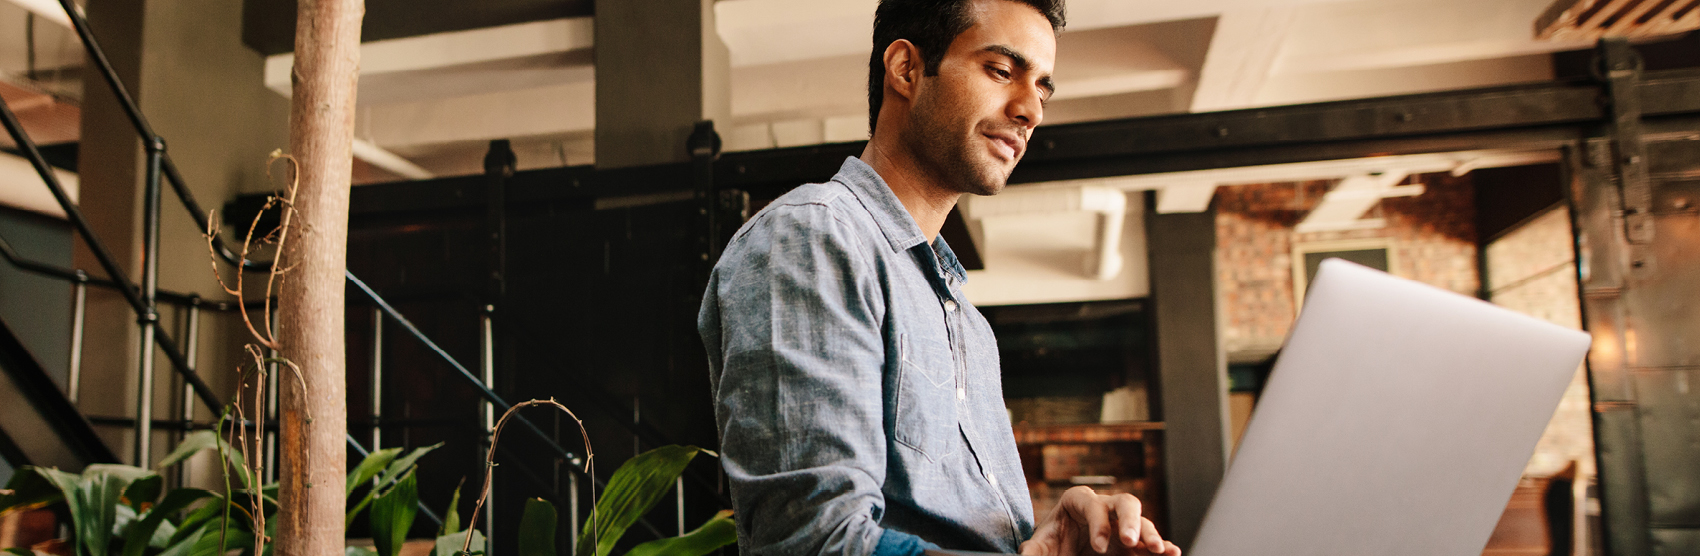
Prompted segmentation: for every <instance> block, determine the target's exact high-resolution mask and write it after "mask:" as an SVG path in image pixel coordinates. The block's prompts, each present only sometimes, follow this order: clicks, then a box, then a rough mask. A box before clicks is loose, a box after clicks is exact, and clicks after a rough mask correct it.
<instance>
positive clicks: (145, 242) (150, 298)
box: [133, 135, 165, 468]
mask: <svg viewBox="0 0 1700 556" xmlns="http://www.w3.org/2000/svg"><path fill="white" fill-rule="evenodd" d="M146 147H147V157H148V166H147V183H146V184H145V191H144V193H143V195H144V200H143V206H142V292H141V294H142V296H141V297H142V314H141V315H140V316H139V318H138V319H137V321H138V322H139V323H140V324H141V327H142V345H141V349H140V350H139V351H140V353H139V357H140V358H141V369H140V373H139V376H138V377H137V380H136V445H135V448H136V450H135V455H134V458H133V463H134V464H135V465H136V466H137V467H144V468H145V467H152V466H153V461H152V460H153V450H152V448H153V390H154V386H153V380H154V376H153V375H154V372H153V371H154V368H153V364H154V361H153V359H154V334H156V333H157V328H158V327H159V310H158V306H157V302H156V301H157V300H156V297H157V295H158V293H159V200H160V199H159V197H160V195H159V186H160V183H159V182H160V172H161V164H162V163H163V161H164V157H165V140H164V139H161V138H159V136H157V135H156V136H151V137H148V138H147V145H146Z"/></svg>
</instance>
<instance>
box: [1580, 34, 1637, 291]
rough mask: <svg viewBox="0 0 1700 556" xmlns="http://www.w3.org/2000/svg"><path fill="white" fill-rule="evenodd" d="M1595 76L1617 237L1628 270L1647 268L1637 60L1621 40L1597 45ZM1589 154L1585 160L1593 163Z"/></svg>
mask: <svg viewBox="0 0 1700 556" xmlns="http://www.w3.org/2000/svg"><path fill="white" fill-rule="evenodd" d="M1598 62H1599V66H1598V69H1599V75H1598V76H1597V77H1599V78H1601V79H1603V80H1604V81H1605V85H1606V87H1605V91H1606V102H1607V103H1608V104H1609V107H1610V109H1611V125H1610V127H1609V129H1610V133H1611V139H1612V143H1613V146H1614V147H1615V149H1614V150H1615V154H1616V156H1615V157H1614V158H1615V159H1614V160H1613V161H1612V163H1613V166H1612V167H1614V168H1615V169H1616V178H1617V186H1618V190H1619V193H1620V195H1621V196H1622V205H1621V209H1622V211H1623V232H1624V237H1625V239H1627V240H1628V242H1629V245H1630V251H1631V253H1630V265H1631V266H1633V267H1635V268H1637V269H1639V268H1643V267H1645V266H1647V265H1648V264H1649V263H1650V261H1649V260H1648V253H1646V252H1645V250H1644V249H1643V246H1645V245H1648V244H1651V243H1652V242H1653V183H1652V178H1651V176H1649V175H1648V170H1647V167H1648V163H1647V146H1646V144H1645V142H1643V141H1642V139H1641V133H1642V129H1641V128H1642V126H1641V95H1640V92H1639V90H1638V88H1639V86H1640V83H1641V71H1642V68H1643V64H1642V61H1641V56H1640V55H1639V54H1637V53H1636V52H1635V49H1634V48H1632V47H1631V46H1630V45H1629V40H1628V39H1626V38H1623V37H1608V38H1604V39H1600V43H1599V46H1598ZM1595 154H1596V153H1590V155H1591V156H1590V158H1596V156H1595Z"/></svg>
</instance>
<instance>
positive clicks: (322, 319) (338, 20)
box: [277, 0, 366, 556]
mask: <svg viewBox="0 0 1700 556" xmlns="http://www.w3.org/2000/svg"><path fill="white" fill-rule="evenodd" d="M297 5H298V6H299V7H298V10H299V11H298V12H297V13H298V15H297V19H296V25H295V67H294V71H293V81H294V94H293V96H292V97H291V100H290V108H289V149H290V151H291V153H292V154H293V155H294V156H295V160H296V163H297V164H296V168H297V174H296V176H297V178H298V180H299V181H298V189H297V191H296V196H295V208H296V211H297V212H296V214H295V215H294V217H293V220H294V224H293V225H292V226H291V228H292V229H291V230H289V231H288V233H289V239H288V243H287V244H286V245H285V249H286V252H285V253H284V254H283V257H282V258H283V260H284V263H283V264H285V265H288V272H287V274H285V275H284V276H283V285H282V289H281V291H280V292H279V295H278V298H279V299H278V304H279V306H280V314H279V323H278V324H279V330H278V333H279V337H278V339H279V342H280V343H281V344H282V348H283V349H282V353H283V356H284V357H285V358H287V359H289V360H290V361H292V362H293V363H294V364H295V365H296V366H297V367H298V368H299V369H300V378H299V380H298V379H297V377H296V376H294V373H293V372H292V371H291V370H290V369H289V368H287V367H286V366H280V367H279V369H278V372H279V373H282V374H280V375H279V376H278V381H277V384H278V385H279V394H280V395H281V399H280V403H279V404H278V407H279V409H280V411H281V413H282V418H281V420H280V425H281V427H282V428H281V431H280V432H281V434H280V436H281V441H282V446H281V457H280V458H279V460H280V461H279V465H280V469H279V471H281V472H282V473H280V474H279V477H280V480H279V482H280V484H281V490H280V492H279V500H278V502H279V506H280V508H279V511H278V524H277V550H278V554H280V555H282V556H319V555H324V554H342V553H343V513H344V508H345V507H346V500H345V497H344V494H343V486H344V478H343V477H344V473H345V468H346V462H347V461H348V452H347V446H346V444H344V442H345V440H346V435H347V431H348V407H347V395H346V386H345V383H344V379H343V374H344V371H345V366H344V346H343V309H344V307H343V288H344V287H345V282H344V280H345V279H344V272H345V269H346V265H347V260H348V189H349V181H350V178H351V174H352V172H353V160H354V159H353V142H354V96H355V85H356V83H357V82H358V77H359V69H360V21H361V19H362V18H363V17H364V16H365V11H366V8H365V3H364V0H299V2H298V3H297ZM303 386H304V389H303Z"/></svg>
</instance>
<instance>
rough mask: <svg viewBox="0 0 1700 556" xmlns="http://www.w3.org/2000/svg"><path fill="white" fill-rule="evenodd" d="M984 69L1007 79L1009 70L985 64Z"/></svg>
mask: <svg viewBox="0 0 1700 556" xmlns="http://www.w3.org/2000/svg"><path fill="white" fill-rule="evenodd" d="M986 71H989V72H992V74H993V75H996V76H998V78H999V79H1009V70H1006V69H1003V68H1000V67H997V66H986Z"/></svg>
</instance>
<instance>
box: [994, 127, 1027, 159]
mask: <svg viewBox="0 0 1700 556" xmlns="http://www.w3.org/2000/svg"><path fill="white" fill-rule="evenodd" d="M985 136H986V138H987V139H991V140H992V148H993V149H994V150H995V151H996V152H997V153H998V155H999V157H1000V158H1003V159H1004V160H1008V161H1010V162H1014V161H1016V160H1017V159H1019V158H1021V152H1022V150H1023V147H1024V146H1025V145H1024V144H1023V143H1024V141H1022V140H1021V138H1020V136H1019V135H1016V134H1014V133H1008V132H1005V133H987V134H985Z"/></svg>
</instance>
